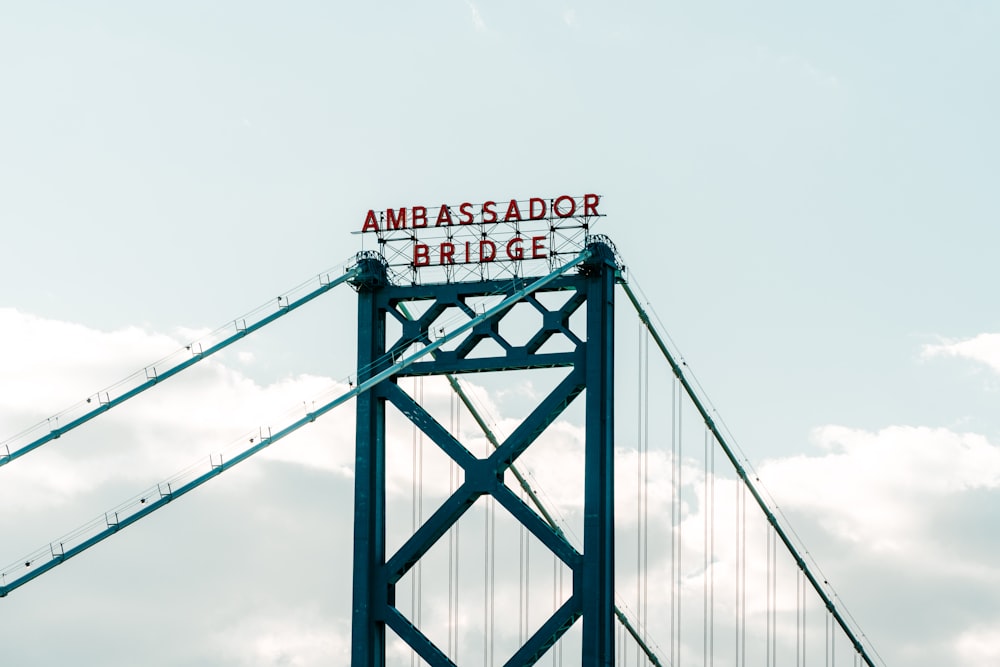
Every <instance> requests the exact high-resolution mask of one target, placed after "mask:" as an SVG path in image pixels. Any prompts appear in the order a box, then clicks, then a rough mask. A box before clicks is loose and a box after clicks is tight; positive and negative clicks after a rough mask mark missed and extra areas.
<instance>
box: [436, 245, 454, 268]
mask: <svg viewBox="0 0 1000 667" xmlns="http://www.w3.org/2000/svg"><path fill="white" fill-rule="evenodd" d="M454 263H455V244H454V243H447V242H445V243H442V244H441V259H440V261H438V264H454Z"/></svg>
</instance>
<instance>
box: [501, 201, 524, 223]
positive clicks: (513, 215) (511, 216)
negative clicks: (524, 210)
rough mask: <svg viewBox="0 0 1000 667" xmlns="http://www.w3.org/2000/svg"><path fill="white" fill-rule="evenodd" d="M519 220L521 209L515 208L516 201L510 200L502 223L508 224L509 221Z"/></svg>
mask: <svg viewBox="0 0 1000 667" xmlns="http://www.w3.org/2000/svg"><path fill="white" fill-rule="evenodd" d="M520 219H521V209H519V208H518V207H517V200H516V199H511V200H510V204H508V205H507V215H505V216H504V217H503V221H504V222H509V221H511V220H520Z"/></svg>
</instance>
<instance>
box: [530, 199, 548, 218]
mask: <svg viewBox="0 0 1000 667" xmlns="http://www.w3.org/2000/svg"><path fill="white" fill-rule="evenodd" d="M536 205H537V206H538V207H539V208H537V209H536V208H535V206H536ZM544 217H545V200H544V199H542V198H540V197H532V198H531V199H529V200H528V220H541V219H542V218H544Z"/></svg>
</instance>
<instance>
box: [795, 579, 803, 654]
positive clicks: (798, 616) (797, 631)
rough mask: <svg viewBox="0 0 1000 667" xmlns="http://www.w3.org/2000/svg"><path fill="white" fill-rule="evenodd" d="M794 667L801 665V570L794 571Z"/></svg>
mask: <svg viewBox="0 0 1000 667" xmlns="http://www.w3.org/2000/svg"><path fill="white" fill-rule="evenodd" d="M795 667H802V570H796V571H795Z"/></svg>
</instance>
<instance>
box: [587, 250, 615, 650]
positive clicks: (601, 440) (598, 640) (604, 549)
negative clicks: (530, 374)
mask: <svg viewBox="0 0 1000 667" xmlns="http://www.w3.org/2000/svg"><path fill="white" fill-rule="evenodd" d="M592 248H594V249H595V253H596V255H597V257H595V258H594V260H593V261H592V263H588V265H587V266H586V267H585V270H586V272H587V352H586V364H587V371H586V372H587V391H586V412H587V415H586V424H587V435H586V460H585V463H584V470H585V472H584V476H585V479H584V523H583V568H582V576H581V577H580V579H581V581H580V584H581V588H580V594H581V595H582V597H583V665H584V667H611V666H612V665H614V658H615V649H614V631H615V627H614V623H615V616H614V608H615V597H614V574H615V541H614V538H615V523H614V515H615V511H614V477H615V470H614V425H615V424H614V298H615V291H614V290H615V271H616V268H617V265H616V263H615V260H614V255H613V253H612V252H611V251H610V249H609V248H608V247H607V246H605V245H603V244H602V245H599V246H596V247H594V246H592ZM605 251H606V252H605Z"/></svg>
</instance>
